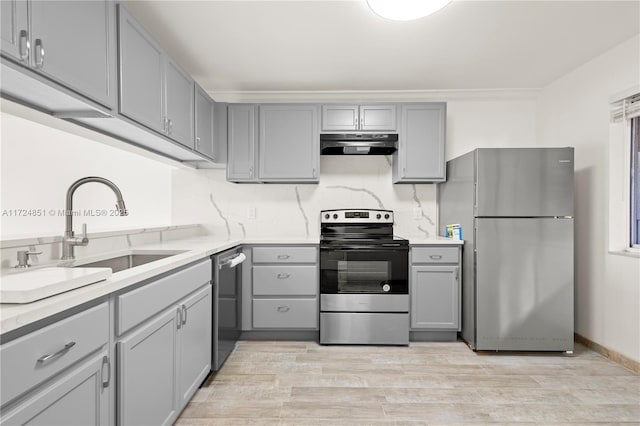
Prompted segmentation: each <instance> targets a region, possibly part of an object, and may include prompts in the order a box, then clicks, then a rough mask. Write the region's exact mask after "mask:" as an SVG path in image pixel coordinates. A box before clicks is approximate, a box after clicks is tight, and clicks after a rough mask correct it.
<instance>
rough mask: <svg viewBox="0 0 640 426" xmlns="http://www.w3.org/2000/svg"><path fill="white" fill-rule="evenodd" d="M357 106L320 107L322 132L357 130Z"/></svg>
mask: <svg viewBox="0 0 640 426" xmlns="http://www.w3.org/2000/svg"><path fill="white" fill-rule="evenodd" d="M358 124H359V115H358V105H322V130H323V131H339V130H358Z"/></svg>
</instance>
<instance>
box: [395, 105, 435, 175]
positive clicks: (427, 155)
mask: <svg viewBox="0 0 640 426" xmlns="http://www.w3.org/2000/svg"><path fill="white" fill-rule="evenodd" d="M446 115H447V104H446V103H444V102H433V103H425V104H404V105H402V106H401V111H400V117H401V118H400V121H401V124H400V131H399V134H398V151H397V152H396V153H395V154H394V163H393V181H394V183H426V182H442V181H444V180H445V140H446V135H445V133H446V128H445V126H446Z"/></svg>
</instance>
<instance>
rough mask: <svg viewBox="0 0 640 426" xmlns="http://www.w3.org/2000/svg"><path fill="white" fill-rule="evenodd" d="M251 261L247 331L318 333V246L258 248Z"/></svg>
mask: <svg viewBox="0 0 640 426" xmlns="http://www.w3.org/2000/svg"><path fill="white" fill-rule="evenodd" d="M251 259H252V265H251V288H252V291H251V294H250V296H251V318H252V322H251V327H250V329H253V330H317V329H318V290H319V287H318V280H319V276H318V249H317V247H315V246H289V245H272V246H257V247H254V248H253V249H252V253H251ZM243 328H245V329H246V327H243Z"/></svg>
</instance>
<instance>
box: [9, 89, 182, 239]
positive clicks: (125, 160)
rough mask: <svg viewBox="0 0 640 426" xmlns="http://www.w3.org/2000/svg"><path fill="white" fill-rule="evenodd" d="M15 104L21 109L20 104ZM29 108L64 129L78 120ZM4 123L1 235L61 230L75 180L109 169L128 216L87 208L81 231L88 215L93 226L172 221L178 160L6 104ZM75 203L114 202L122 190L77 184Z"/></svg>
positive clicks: (107, 205) (100, 205)
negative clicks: (111, 142) (116, 144)
mask: <svg viewBox="0 0 640 426" xmlns="http://www.w3.org/2000/svg"><path fill="white" fill-rule="evenodd" d="M3 102H4V101H3ZM5 105H6V104H5V103H3V109H6V108H5ZM12 108H13V109H14V110H16V111H22V109H21V108H20V107H17V108H16V107H15V106H13V107H12ZM9 109H11V108H9ZM27 115H30V116H31V117H33V118H34V119H40V120H42V121H43V122H53V121H52V120H55V121H57V122H60V123H54V124H56V125H59V126H60V127H61V128H63V129H64V128H65V127H66V128H69V127H70V126H73V125H71V124H69V123H64V122H61V120H57V119H54V118H51V117H48V116H44V114H40V113H37V112H28V113H27ZM0 126H1V130H0V132H1V133H0V135H1V138H2V139H1V140H2V146H1V151H0V152H1V160H0V161H1V163H0V169H1V172H0V173H1V174H0V176H1V190H2V197H1V200H0V210H1V212H2V215H1V221H0V224H1V232H0V238H1V239H3V240H6V239H13V238H21V237H41V236H55V235H62V234H63V232H64V216H63V215H60V214H59V213H58V211H57V210H58V209H64V207H65V199H66V191H67V188H68V187H69V185H70V184H71V183H73V182H74V181H75V180H77V179H79V178H82V177H85V176H101V177H105V178H107V179H109V180H111V181H113V182H114V183H115V184H116V185H118V187H119V188H120V190H121V191H122V194H123V196H124V200H125V202H126V205H127V208H128V210H129V216H127V217H115V216H106V217H97V216H95V217H92V216H87V215H84V214H81V215H80V216H78V217H76V218H75V219H74V225H75V226H74V227H75V230H76V232H79V231H80V230H81V224H82V223H87V226H88V230H89V232H90V233H91V232H97V231H106V230H115V229H129V228H145V227H152V226H164V225H169V224H170V223H171V172H172V170H173V169H174V167H171V166H169V165H166V164H163V163H161V162H158V161H154V160H152V159H148V158H144V157H142V156H140V155H137V154H132V153H130V152H126V151H124V150H121V149H117V148H113V147H111V146H108V145H105V144H102V143H98V142H96V141H95V140H92V139H89V138H87V137H84V136H79V135H77V134H73V133H71V132H69V131H65V130H60V129H58V128H53V127H50V126H47V125H43V124H39V123H37V122H35V121H32V120H28V119H26V118H22V117H20V116H17V115H13V114H10V113H7V112H6V111H3V112H2V114H1V115H0ZM73 127H77V126H73ZM82 130H84V129H82ZM80 133H83V132H80ZM84 133H87V134H88V135H90V134H91V133H93V132H89V131H85V132H84ZM103 138H104V137H103ZM76 208H77V209H79V211H82V213H84V209H92V210H98V209H107V210H114V209H115V195H114V194H113V192H112V191H111V190H110V189H108V188H107V187H106V186H104V185H102V184H98V183H91V184H87V185H85V186H83V187H80V188H79V189H78V190H77V191H76V195H75V197H74V210H76ZM18 209H27V210H34V211H33V212H32V214H33V213H35V214H40V213H41V214H42V215H39V216H33V215H25V213H24V212H23V213H18V212H16V210H18ZM54 211H55V212H54ZM38 212H40V213H38ZM108 213H110V212H108ZM16 214H18V215H17V216H16ZM96 214H98V213H96Z"/></svg>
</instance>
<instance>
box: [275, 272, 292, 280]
mask: <svg viewBox="0 0 640 426" xmlns="http://www.w3.org/2000/svg"><path fill="white" fill-rule="evenodd" d="M290 276H291V275H290V274H287V273H286V272H280V273H279V274H278V279H279V280H286V279H287V278H289V277H290Z"/></svg>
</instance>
